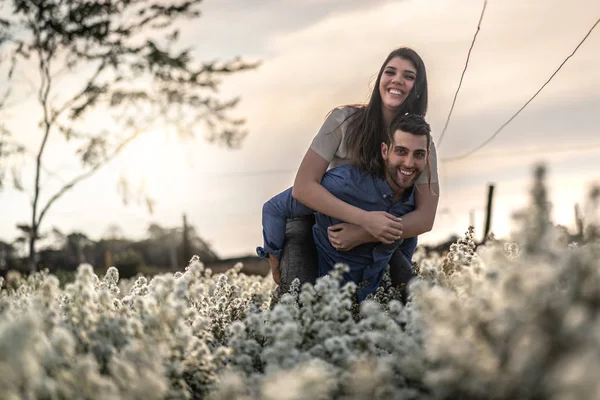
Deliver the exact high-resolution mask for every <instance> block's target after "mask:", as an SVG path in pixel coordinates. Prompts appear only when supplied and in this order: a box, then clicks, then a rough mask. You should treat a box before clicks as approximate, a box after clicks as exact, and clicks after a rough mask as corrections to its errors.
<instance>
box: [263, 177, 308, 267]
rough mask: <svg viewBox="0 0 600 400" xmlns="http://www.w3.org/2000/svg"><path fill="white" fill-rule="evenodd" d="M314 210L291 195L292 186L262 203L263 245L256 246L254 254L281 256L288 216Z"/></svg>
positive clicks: (296, 215)
mask: <svg viewBox="0 0 600 400" xmlns="http://www.w3.org/2000/svg"><path fill="white" fill-rule="evenodd" d="M313 213H314V211H313V210H312V209H310V208H308V207H306V206H305V205H304V204H302V203H300V202H299V201H298V200H296V199H294V197H292V188H289V189H287V190H285V191H283V192H281V193H279V194H278V195H277V196H275V197H273V198H271V199H270V200H269V201H267V202H266V203H265V204H264V205H263V209H262V225H263V242H264V246H263V247H257V248H256V254H258V256H259V257H262V258H265V257H267V256H268V255H269V254H272V255H273V256H274V257H275V258H281V250H282V249H283V244H284V243H285V223H286V220H287V219H288V218H294V217H301V216H305V215H311V214H313Z"/></svg>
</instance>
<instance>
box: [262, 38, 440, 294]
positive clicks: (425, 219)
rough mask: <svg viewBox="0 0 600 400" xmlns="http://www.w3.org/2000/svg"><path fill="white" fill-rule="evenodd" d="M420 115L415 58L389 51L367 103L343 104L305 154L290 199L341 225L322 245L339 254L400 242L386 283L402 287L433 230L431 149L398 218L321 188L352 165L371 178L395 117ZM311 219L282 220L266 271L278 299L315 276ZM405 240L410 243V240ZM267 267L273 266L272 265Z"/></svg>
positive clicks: (422, 87)
mask: <svg viewBox="0 0 600 400" xmlns="http://www.w3.org/2000/svg"><path fill="white" fill-rule="evenodd" d="M426 111H427V75H426V71H425V65H424V63H423V60H422V59H421V57H420V56H419V55H418V54H417V53H416V52H415V51H414V50H412V49H409V48H405V47H402V48H398V49H395V50H394V51H392V52H391V53H390V54H389V55H388V57H387V58H386V60H385V62H384V63H383V65H382V66H381V69H380V71H379V74H378V75H377V80H376V83H375V87H374V88H373V92H372V94H371V97H370V100H369V102H368V104H366V105H350V106H344V107H339V108H336V109H334V110H333V111H331V112H330V114H329V115H328V117H327V119H326V121H325V122H324V123H323V126H322V127H321V129H320V130H319V133H318V134H317V136H316V137H315V138H314V139H313V142H312V144H311V146H310V148H309V149H308V151H307V152H306V154H305V156H304V159H303V160H302V163H301V164H300V168H299V169H298V173H297V174H296V179H295V181H294V188H293V197H294V198H295V199H297V200H298V201H300V202H301V203H302V204H304V205H306V206H308V207H310V208H312V209H313V210H317V211H319V212H321V213H323V214H326V215H329V216H331V217H333V218H337V219H340V220H343V221H346V222H347V223H342V224H339V225H336V226H333V227H331V228H330V231H329V240H330V242H331V244H332V246H334V247H335V248H336V249H338V251H348V250H351V249H352V248H354V247H355V246H357V245H359V244H361V243H366V242H375V241H377V242H382V243H386V244H389V243H392V242H393V241H395V240H397V239H400V238H404V242H403V244H402V246H401V247H400V248H399V249H398V250H397V251H396V253H395V254H394V256H393V257H392V260H391V261H390V266H391V276H392V282H393V283H394V284H396V285H399V284H402V283H407V282H408V280H409V279H410V277H411V276H412V274H411V269H410V260H411V258H412V255H413V253H414V250H415V247H416V237H417V236H418V235H420V234H422V233H425V232H428V231H430V230H431V228H432V226H433V222H434V219H435V214H436V210H437V204H438V191H439V185H438V179H437V162H436V152H435V146H434V145H433V144H432V146H431V149H430V150H431V155H430V159H429V167H428V168H427V169H426V170H425V171H424V172H423V174H422V175H421V177H420V178H419V180H418V181H417V183H416V185H415V186H416V196H415V200H416V209H415V211H413V212H411V213H408V214H406V215H404V216H403V217H402V219H401V220H400V219H398V218H396V217H394V216H393V215H391V214H388V213H385V212H368V211H364V210H362V209H360V208H357V207H354V206H351V205H349V204H347V203H345V202H343V201H341V200H340V199H338V198H336V197H335V196H333V195H332V194H331V193H329V192H328V191H327V190H326V189H325V188H324V187H323V186H321V183H320V182H321V179H322V177H323V175H324V173H325V171H327V169H328V168H330V167H332V168H333V167H337V166H339V165H342V164H345V163H348V162H352V163H354V164H356V165H358V166H360V167H362V168H363V169H365V170H367V171H369V172H372V173H377V171H379V170H381V167H380V164H381V163H382V162H383V160H382V159H381V157H380V156H379V153H380V149H381V147H380V146H381V142H382V141H385V135H386V130H387V127H388V126H389V124H390V122H391V121H392V119H393V118H394V116H396V115H398V114H404V113H407V112H408V113H412V114H420V115H425V113H426ZM313 224H314V220H312V219H310V218H308V219H307V218H304V219H294V220H289V221H288V223H287V225H286V245H285V247H284V249H283V252H282V257H281V262H280V263H279V268H275V267H273V278H274V279H275V281H276V282H277V283H278V284H280V293H281V292H285V291H287V288H288V286H289V284H290V283H291V281H292V280H293V279H294V278H299V279H300V281H301V283H303V282H310V281H314V280H315V279H316V277H317V267H316V264H317V261H316V250H315V245H314V243H313V241H312V234H311V227H312V225H313ZM409 238H410V239H409ZM271 261H274V262H275V264H273V263H272V265H275V266H276V265H277V260H271Z"/></svg>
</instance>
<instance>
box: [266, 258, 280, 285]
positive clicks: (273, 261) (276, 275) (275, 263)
mask: <svg viewBox="0 0 600 400" xmlns="http://www.w3.org/2000/svg"><path fill="white" fill-rule="evenodd" d="M269 265H270V266H271V273H272V274H273V280H274V281H275V283H276V284H278V285H280V284H281V271H279V259H278V258H275V257H274V256H273V255H272V254H269Z"/></svg>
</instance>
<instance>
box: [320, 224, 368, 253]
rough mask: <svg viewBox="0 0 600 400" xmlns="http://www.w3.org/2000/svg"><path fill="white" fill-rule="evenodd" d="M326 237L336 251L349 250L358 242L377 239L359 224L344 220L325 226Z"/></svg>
mask: <svg viewBox="0 0 600 400" xmlns="http://www.w3.org/2000/svg"><path fill="white" fill-rule="evenodd" d="M327 237H328V238H329V243H331V245H332V246H333V248H334V249H336V250H337V251H350V250H352V249H353V248H355V247H356V246H358V245H359V244H362V243H367V242H376V241H377V239H375V238H374V237H373V236H371V234H369V232H367V231H366V230H364V229H363V228H361V227H360V226H357V225H353V224H347V223H345V222H342V223H341V224H336V225H332V226H330V227H329V228H327Z"/></svg>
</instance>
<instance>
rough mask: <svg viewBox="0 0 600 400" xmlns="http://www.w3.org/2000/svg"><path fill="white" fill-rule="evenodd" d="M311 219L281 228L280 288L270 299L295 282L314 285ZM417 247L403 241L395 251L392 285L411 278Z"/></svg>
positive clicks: (314, 249) (294, 220) (299, 219)
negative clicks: (297, 280)
mask: <svg viewBox="0 0 600 400" xmlns="http://www.w3.org/2000/svg"><path fill="white" fill-rule="evenodd" d="M314 224H315V217H314V216H312V215H311V216H306V217H296V218H290V219H288V220H287V223H286V225H285V245H284V247H283V250H282V253H281V259H280V262H279V270H280V273H281V284H280V285H279V287H278V288H277V289H276V290H275V293H274V296H275V297H276V298H279V296H281V295H283V294H284V293H287V292H288V291H289V289H290V284H291V283H292V281H293V280H294V279H296V278H298V279H299V280H300V286H302V284H303V283H306V282H309V283H313V284H314V283H315V282H316V280H317V278H318V276H319V268H318V259H317V247H316V246H315V242H314V239H313V233H312V227H313V225H314ZM416 246H417V238H416V237H415V238H409V239H405V240H404V242H403V245H402V249H401V248H398V249H396V251H395V252H394V254H393V255H392V258H391V259H390V262H389V264H390V278H391V280H392V284H393V285H395V286H397V285H402V284H407V283H408V281H409V280H410V279H411V278H412V276H413V273H412V265H411V259H412V254H413V253H414V251H415V248H416Z"/></svg>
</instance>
